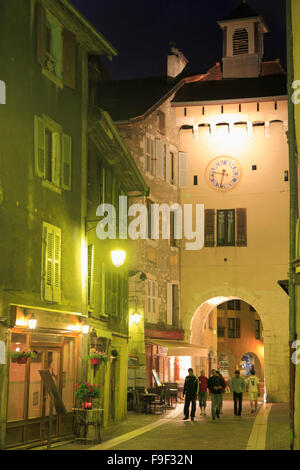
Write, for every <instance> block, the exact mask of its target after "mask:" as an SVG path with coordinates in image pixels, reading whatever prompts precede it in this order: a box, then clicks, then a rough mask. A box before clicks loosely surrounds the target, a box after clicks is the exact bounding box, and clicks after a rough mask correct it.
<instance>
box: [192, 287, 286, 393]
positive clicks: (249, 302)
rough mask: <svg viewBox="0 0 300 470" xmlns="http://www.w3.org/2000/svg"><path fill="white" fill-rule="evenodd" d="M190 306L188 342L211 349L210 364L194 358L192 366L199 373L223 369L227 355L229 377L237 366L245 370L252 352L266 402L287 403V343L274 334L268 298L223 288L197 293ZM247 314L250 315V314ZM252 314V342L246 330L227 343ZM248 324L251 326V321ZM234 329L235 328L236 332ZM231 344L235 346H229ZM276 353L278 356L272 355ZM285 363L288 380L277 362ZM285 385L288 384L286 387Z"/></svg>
mask: <svg viewBox="0 0 300 470" xmlns="http://www.w3.org/2000/svg"><path fill="white" fill-rule="evenodd" d="M189 304H190V308H189V309H188V310H186V314H185V316H184V319H183V322H184V324H183V326H184V329H185V334H186V338H185V340H186V341H190V342H191V343H192V344H197V345H199V346H201V347H202V348H208V352H209V354H208V358H209V360H207V362H205V361H204V359H202V360H200V359H198V361H197V360H196V359H193V362H192V363H193V367H195V369H196V370H197V371H198V369H200V368H201V369H203V368H204V369H206V372H208V367H210V366H211V365H213V366H214V367H215V366H216V367H217V366H219V367H220V364H219V363H218V360H219V358H222V357H224V354H225V356H227V358H228V357H229V358H230V360H229V364H228V376H230V375H232V373H233V371H234V369H235V368H236V367H240V368H242V361H243V357H244V356H245V355H246V354H247V353H248V354H250V353H252V356H251V357H253V358H254V357H255V358H256V364H259V367H257V369H258V371H257V373H258V374H259V376H260V378H261V386H262V389H263V388H264V399H265V400H266V401H268V402H280V401H287V400H288V373H286V371H287V370H288V344H285V342H284V341H283V337H279V335H276V334H272V333H271V332H272V330H273V331H274V328H273V326H274V325H272V316H271V315H270V311H268V310H267V308H266V306H267V305H268V299H267V296H266V298H265V299H264V298H263V297H262V296H261V298H257V297H256V296H255V295H253V294H252V293H251V292H247V290H246V289H244V288H232V287H229V286H226V287H225V286H224V285H223V286H219V287H215V288H214V289H211V290H209V291H205V292H200V293H199V292H198V293H197V294H195V295H194V296H193V297H192V298H191V299H190V302H189ZM240 304H242V307H240ZM225 305H226V306H227V307H224V313H223V312H222V309H223V306H225ZM235 306H236V308H237V306H239V308H238V310H240V309H241V312H238V313H240V315H239V314H238V315H237V312H236V310H235ZM227 308H228V309H229V310H228V311H227ZM244 312H247V315H245V313H244ZM251 314H252V317H253V323H252V325H253V329H251V328H252V326H249V325H248V330H249V329H250V330H251V334H252V339H251V338H248V336H249V334H248V333H246V334H245V330H243V331H244V332H243V334H242V336H241V338H240V340H239V341H232V340H231V341H229V342H228V340H227V339H226V338H228V337H229V338H235V337H237V338H239V335H240V332H239V328H240V326H239V320H238V319H239V318H240V319H241V324H242V328H245V321H246V316H247V318H248V317H249V316H251ZM243 315H244V316H243ZM222 318H224V320H225V322H224V321H223V320H222ZM222 321H223V323H225V324H226V327H225V326H224V328H226V334H224V340H223V339H222V334H223V333H222V326H220V325H222ZM230 321H232V330H231V329H230V325H231V323H230ZM247 321H248V323H249V320H247ZM235 325H236V326H235ZM234 328H236V331H235V330H234ZM227 329H228V331H227ZM234 335H236V336H234ZM226 341H227V343H226ZM251 341H252V342H251ZM223 343H224V344H223ZM228 344H231V345H234V346H233V347H232V346H228ZM237 345H238V346H237ZM224 348H225V349H224ZM276 350H277V351H278V352H279V351H280V352H281V357H279V355H278V353H277V354H276ZM274 352H275V355H274V356H273V354H274ZM282 355H284V357H282ZM212 357H215V358H216V359H215V362H212V360H211V358H212ZM249 361H250V356H249ZM283 362H285V363H286V370H285V372H284V374H285V375H286V376H287V377H285V375H284V376H283V375H282V374H283V372H279V364H278V363H280V364H282V363H283ZM208 363H209V366H208ZM276 363H277V366H276ZM205 364H207V366H205ZM282 370H283V369H281V371H282ZM278 372H279V374H278ZM280 374H281V378H280V381H281V386H280V383H278V375H280ZM263 384H264V385H263ZM283 384H285V385H284V386H283Z"/></svg>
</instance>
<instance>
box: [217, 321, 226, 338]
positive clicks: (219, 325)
mask: <svg viewBox="0 0 300 470" xmlns="http://www.w3.org/2000/svg"><path fill="white" fill-rule="evenodd" d="M217 328H218V336H219V337H220V338H225V326H224V325H223V318H218V319H217Z"/></svg>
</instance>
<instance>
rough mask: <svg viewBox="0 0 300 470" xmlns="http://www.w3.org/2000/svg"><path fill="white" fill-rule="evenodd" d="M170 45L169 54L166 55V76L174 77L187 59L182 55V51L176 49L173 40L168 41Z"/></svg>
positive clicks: (183, 66) (181, 69) (180, 70)
mask: <svg viewBox="0 0 300 470" xmlns="http://www.w3.org/2000/svg"><path fill="white" fill-rule="evenodd" d="M170 46H171V54H169V55H168V63H167V76H168V77H172V78H175V77H177V76H178V75H179V74H180V73H181V72H182V71H183V69H184V68H185V66H186V64H187V63H188V60H187V59H186V58H185V57H184V55H183V54H182V52H180V51H179V50H178V49H177V47H176V44H175V43H174V42H170Z"/></svg>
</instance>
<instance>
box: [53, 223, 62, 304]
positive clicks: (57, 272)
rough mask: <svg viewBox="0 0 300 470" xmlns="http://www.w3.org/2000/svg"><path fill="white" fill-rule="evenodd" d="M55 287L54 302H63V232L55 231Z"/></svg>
mask: <svg viewBox="0 0 300 470" xmlns="http://www.w3.org/2000/svg"><path fill="white" fill-rule="evenodd" d="M53 261H54V287H53V301H54V302H60V300H61V232H60V230H59V229H55V232H54V259H53Z"/></svg>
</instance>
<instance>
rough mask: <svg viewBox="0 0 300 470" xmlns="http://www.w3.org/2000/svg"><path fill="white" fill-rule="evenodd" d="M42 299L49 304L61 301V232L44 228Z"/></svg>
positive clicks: (48, 226) (54, 228) (51, 227)
mask: <svg viewBox="0 0 300 470" xmlns="http://www.w3.org/2000/svg"><path fill="white" fill-rule="evenodd" d="M43 283H44V298H45V300H48V301H49V302H60V300H61V230H60V229H59V228H57V227H53V226H50V225H48V224H47V225H45V226H44V276H43Z"/></svg>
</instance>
